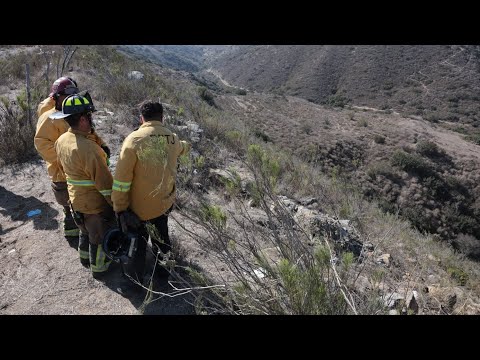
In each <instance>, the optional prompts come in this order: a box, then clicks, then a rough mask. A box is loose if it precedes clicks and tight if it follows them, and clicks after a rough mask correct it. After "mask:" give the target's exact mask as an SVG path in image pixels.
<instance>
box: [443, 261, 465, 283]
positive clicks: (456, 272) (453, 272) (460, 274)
mask: <svg viewBox="0 0 480 360" xmlns="http://www.w3.org/2000/svg"><path fill="white" fill-rule="evenodd" d="M447 273H448V274H449V275H450V276H451V277H452V279H454V280H455V281H456V282H457V283H458V284H459V285H461V286H465V285H466V284H467V281H468V274H467V273H466V272H465V271H463V270H462V269H460V268H457V267H455V266H450V267H448V268H447Z"/></svg>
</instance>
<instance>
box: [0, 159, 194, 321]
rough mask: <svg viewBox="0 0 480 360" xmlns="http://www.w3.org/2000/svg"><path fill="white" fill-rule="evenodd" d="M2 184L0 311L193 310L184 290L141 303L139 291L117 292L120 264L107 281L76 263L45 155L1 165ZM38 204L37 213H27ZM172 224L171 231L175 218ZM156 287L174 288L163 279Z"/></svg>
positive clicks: (122, 312) (113, 312) (106, 312)
mask: <svg viewBox="0 0 480 360" xmlns="http://www.w3.org/2000/svg"><path fill="white" fill-rule="evenodd" d="M0 184H1V185H0V264H2V265H1V270H0V314H35V315H36V314H38V315H40V314H42V315H43V314H72V315H73V314H75V315H77V314H78V315H80V314H90V315H91V314H102V315H133V314H140V313H143V314H159V315H160V314H162V315H163V314H193V313H194V310H193V307H192V305H190V304H189V303H188V302H187V301H190V300H191V299H190V300H189V299H187V297H186V296H180V297H175V298H169V297H162V298H159V297H158V296H155V297H154V301H152V302H150V303H149V304H148V305H146V306H145V305H144V306H142V304H143V300H144V298H143V297H142V296H141V295H135V296H132V297H127V296H123V295H121V294H120V293H119V292H118V290H117V285H118V283H119V281H120V279H121V269H120V268H119V266H118V265H115V267H114V268H113V269H111V275H110V276H109V277H108V278H107V279H106V281H105V282H100V281H97V280H95V279H93V277H92V276H91V274H90V273H89V270H87V269H85V268H84V267H83V266H82V265H81V264H80V261H79V258H78V252H77V250H76V249H75V247H76V244H69V242H67V240H66V239H65V238H64V237H63V235H62V219H63V213H62V210H61V207H60V206H59V205H58V204H57V203H56V202H55V199H54V196H53V193H52V191H51V188H50V182H49V178H48V176H47V173H46V168H45V166H44V164H43V161H40V160H36V161H33V162H31V163H29V164H27V165H23V166H22V167H21V168H18V169H12V168H8V169H5V168H4V169H2V170H0ZM37 209H38V210H41V213H40V214H38V215H36V216H32V217H28V215H27V213H28V212H29V211H32V210H37ZM170 228H171V231H170V232H171V234H172V236H175V224H172V225H171V226H170ZM150 260H152V259H150ZM155 290H157V291H161V292H166V293H169V292H171V290H172V289H171V288H170V286H169V285H168V284H167V282H166V281H165V282H164V283H163V284H162V283H160V284H159V285H158V289H157V288H155ZM155 299H156V300H155Z"/></svg>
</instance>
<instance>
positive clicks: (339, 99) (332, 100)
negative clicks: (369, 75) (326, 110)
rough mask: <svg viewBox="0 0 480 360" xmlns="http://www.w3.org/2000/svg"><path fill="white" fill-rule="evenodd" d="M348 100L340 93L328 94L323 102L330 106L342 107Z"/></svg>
mask: <svg viewBox="0 0 480 360" xmlns="http://www.w3.org/2000/svg"><path fill="white" fill-rule="evenodd" d="M349 102H350V99H348V98H346V97H345V96H342V95H330V96H329V97H328V98H327V99H326V100H325V101H324V104H325V105H327V106H331V107H340V108H343V107H345V105H347V104H348V103H349Z"/></svg>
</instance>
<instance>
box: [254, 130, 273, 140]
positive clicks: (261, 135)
mask: <svg viewBox="0 0 480 360" xmlns="http://www.w3.org/2000/svg"><path fill="white" fill-rule="evenodd" d="M253 134H254V135H255V136H256V137H258V138H260V139H262V140H263V141H265V142H271V141H272V139H270V137H269V136H268V135H267V134H265V133H264V132H263V131H261V130H258V129H256V130H254V132H253Z"/></svg>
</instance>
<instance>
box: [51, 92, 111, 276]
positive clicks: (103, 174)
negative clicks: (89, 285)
mask: <svg viewBox="0 0 480 360" xmlns="http://www.w3.org/2000/svg"><path fill="white" fill-rule="evenodd" d="M93 111H95V107H94V106H93V103H92V101H91V99H90V98H89V97H83V96H81V95H78V94H76V95H71V96H69V97H67V98H66V99H65V100H64V101H63V104H62V111H59V112H57V113H55V114H52V115H51V117H52V118H53V119H61V118H65V120H66V121H67V122H68V124H69V125H70V128H69V129H68V131H67V132H66V133H64V134H62V135H61V136H60V137H59V138H58V140H57V141H56V142H55V150H56V153H57V155H58V165H59V167H60V169H61V170H62V171H63V172H64V173H65V176H66V182H67V184H68V195H69V198H70V203H71V206H72V209H73V212H74V219H75V222H76V223H77V225H78V227H79V228H80V230H81V232H82V234H81V236H80V241H79V253H80V261H81V262H82V264H83V265H85V266H88V265H89V266H90V269H91V271H92V275H93V276H94V277H95V278H98V277H99V276H100V275H101V274H103V273H105V272H106V271H107V270H108V268H109V265H110V262H111V261H110V260H107V258H106V256H105V253H104V251H103V248H102V239H103V236H104V234H105V233H106V231H108V229H109V228H110V227H112V226H114V225H115V221H114V216H113V209H112V207H111V204H112V202H111V199H110V194H111V192H112V181H113V179H112V175H111V173H110V170H109V169H108V166H107V155H106V154H105V152H104V151H103V150H102V149H101V147H100V146H99V145H98V143H96V142H95V141H93V139H91V138H90V136H89V135H90V134H91V132H92V112H93Z"/></svg>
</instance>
